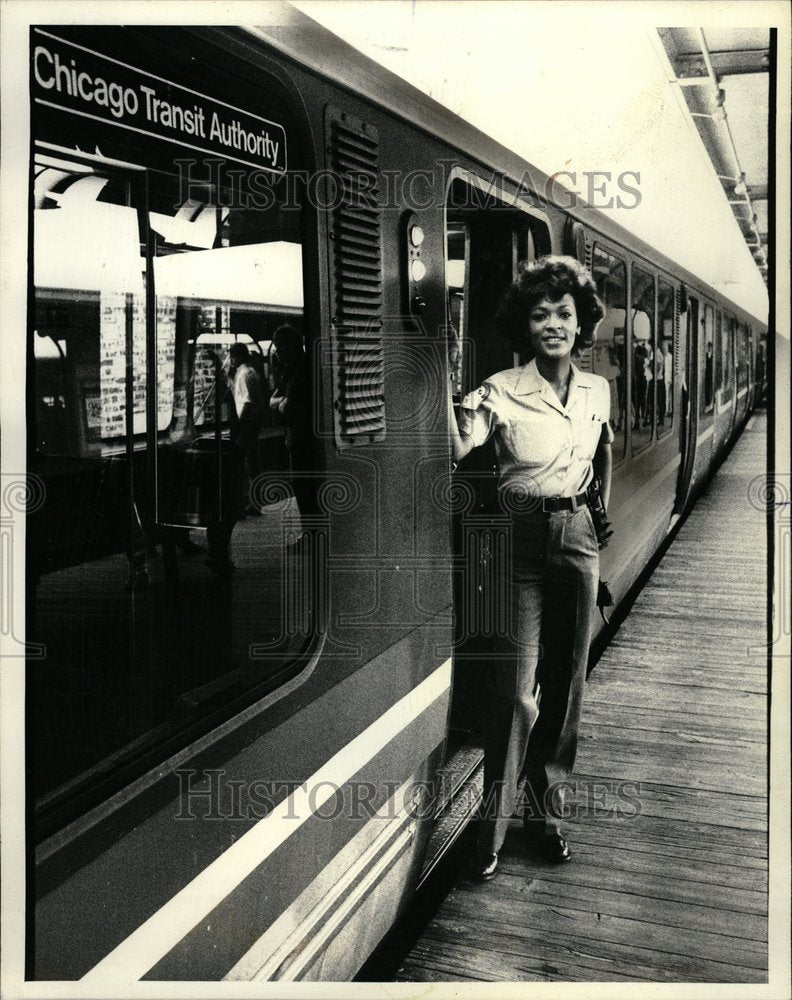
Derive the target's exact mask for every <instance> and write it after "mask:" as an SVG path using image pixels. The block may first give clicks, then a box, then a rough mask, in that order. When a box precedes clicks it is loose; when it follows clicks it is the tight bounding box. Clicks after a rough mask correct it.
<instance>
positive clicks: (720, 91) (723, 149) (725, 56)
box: [658, 27, 770, 281]
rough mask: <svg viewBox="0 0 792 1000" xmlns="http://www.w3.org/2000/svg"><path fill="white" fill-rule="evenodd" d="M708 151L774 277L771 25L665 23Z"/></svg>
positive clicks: (669, 51)
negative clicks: (770, 256)
mask: <svg viewBox="0 0 792 1000" xmlns="http://www.w3.org/2000/svg"><path fill="white" fill-rule="evenodd" d="M658 32H659V35H660V39H661V41H662V43H663V46H664V48H665V51H666V55H667V56H668V59H669V62H670V65H671V71H672V74H673V75H672V80H673V81H674V82H676V83H677V84H678V85H679V88H680V90H681V92H682V94H683V96H684V99H685V103H686V105H687V109H688V112H689V114H690V116H691V119H692V120H693V122H694V123H695V126H696V129H697V131H698V134H699V137H700V138H701V141H702V143H703V144H704V148H705V149H706V151H707V155H708V156H709V158H710V161H711V162H712V166H713V168H714V170H715V173H716V174H717V175H718V180H720V182H721V185H722V187H723V193H724V195H725V197H726V199H727V201H728V202H729V205H730V206H731V209H732V212H733V213H734V217H735V219H736V220H737V223H738V225H739V226H740V230H741V231H742V234H743V237H744V239H745V242H746V245H747V246H748V247H749V248H750V250H751V253H752V255H753V258H754V261H755V262H756V266H757V268H758V269H759V271H760V272H761V274H762V276H763V277H764V279H765V281H767V267H768V261H767V216H768V208H767V170H768V167H767V164H768V140H767V110H766V109H767V97H768V85H769V67H770V33H769V31H768V29H766V28H715V27H710V28H707V29H706V32H705V31H704V29H702V28H659V29H658Z"/></svg>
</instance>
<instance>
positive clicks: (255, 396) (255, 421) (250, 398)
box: [228, 344, 264, 514]
mask: <svg viewBox="0 0 792 1000" xmlns="http://www.w3.org/2000/svg"><path fill="white" fill-rule="evenodd" d="M228 356H229V361H230V369H229V382H230V386H231V393H232V395H233V397H234V411H235V413H236V423H235V429H234V435H233V436H234V442H235V444H236V446H237V448H238V449H239V452H240V454H241V456H242V459H243V460H244V463H245V470H246V471H247V474H248V478H249V480H250V482H249V484H248V505H247V507H246V508H245V513H246V514H260V513H261V511H260V510H259V508H258V507H256V506H254V504H253V502H252V498H251V497H250V486H251V485H252V483H253V481H254V480H255V479H256V477H257V476H258V475H259V473H260V472H261V466H260V463H259V455H258V447H259V444H258V441H259V432H260V431H261V420H262V417H263V415H264V390H263V388H262V385H261V379H260V378H259V375H258V373H257V372H256V370H255V368H254V367H253V365H252V364H251V359H250V352H249V351H248V349H247V345H245V344H232V345H231V348H230V349H229V352H228Z"/></svg>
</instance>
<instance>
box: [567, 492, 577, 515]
mask: <svg viewBox="0 0 792 1000" xmlns="http://www.w3.org/2000/svg"><path fill="white" fill-rule="evenodd" d="M569 502H570V504H571V505H572V513H573V514H574V513H576V512H577V509H578V498H577V496H574V497H570V498H569Z"/></svg>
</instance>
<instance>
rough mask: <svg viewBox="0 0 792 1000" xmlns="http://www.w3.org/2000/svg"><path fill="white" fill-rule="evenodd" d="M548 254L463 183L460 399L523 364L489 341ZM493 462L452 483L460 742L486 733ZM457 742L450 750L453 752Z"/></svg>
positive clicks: (536, 225)
mask: <svg viewBox="0 0 792 1000" xmlns="http://www.w3.org/2000/svg"><path fill="white" fill-rule="evenodd" d="M548 251H549V234H548V231H547V227H546V226H545V225H544V223H543V222H541V221H540V220H538V219H536V218H534V217H533V216H530V215H528V214H527V213H525V212H521V211H518V210H514V209H511V208H508V207H507V206H506V205H504V204H502V203H500V202H496V203H494V204H493V198H492V195H491V193H486V194H485V193H484V192H483V191H481V190H480V189H479V188H477V187H475V186H473V185H471V184H468V183H467V182H466V181H463V180H461V179H457V180H455V181H454V182H452V185H451V187H450V189H449V194H448V200H447V205H446V285H447V298H448V306H449V309H448V328H449V338H450V343H449V349H450V352H451V357H452V373H453V375H454V378H455V383H456V384H455V387H454V400H455V403H456V404H457V405H458V403H459V402H460V400H461V399H462V397H463V396H464V395H465V394H466V393H468V392H471V391H473V390H475V389H476V388H477V387H479V386H480V385H481V384H482V382H484V380H485V379H486V378H487V377H488V376H489V375H492V374H494V373H495V372H498V371H502V370H503V369H505V368H511V367H514V366H515V365H516V364H519V358H517V357H516V356H515V354H514V352H513V351H512V349H511V347H510V345H509V344H508V343H507V342H506V341H505V340H504V339H501V338H500V337H497V336H495V335H494V334H493V317H494V315H495V312H496V310H497V308H498V304H499V302H500V299H501V297H502V295H503V293H504V292H505V291H506V289H507V288H508V287H509V285H510V284H511V282H512V281H513V280H514V278H515V277H516V275H517V266H518V262H519V261H521V260H531V259H533V258H534V257H535V256H538V255H540V254H541V253H546V252H548ZM497 475H498V468H497V461H496V457H495V448H494V444H493V442H492V441H489V442H488V443H487V444H486V445H484V446H483V447H481V448H476V449H474V450H473V451H472V452H471V453H470V455H468V456H467V458H466V459H465V460H464V461H463V462H461V463H460V465H459V467H458V468H457V470H456V472H455V475H454V491H455V495H456V496H458V497H459V498H460V500H461V503H460V504H459V508H458V512H457V514H456V516H455V523H454V551H455V556H456V561H457V569H458V571H457V573H456V574H455V593H454V599H455V610H456V615H455V620H456V641H455V647H454V690H453V699H452V708H451V728H452V731H453V733H454V734H455V735H456V737H457V743H458V741H459V739H461V738H463V737H464V735H465V734H469V733H471V732H474V731H475V730H476V729H477V727H478V725H479V724H480V693H479V692H480V671H481V670H482V669H484V666H485V663H486V662H487V659H488V657H489V656H491V645H492V642H493V641H494V639H495V636H496V635H497V633H498V629H499V627H500V626H499V623H498V620H497V613H498V609H497V602H495V601H493V593H492V591H493V578H492V574H493V557H494V555H495V553H496V551H497V550H498V548H499V546H502V544H503V539H504V538H505V531H506V527H505V525H504V524H503V523H501V522H502V515H501V514H500V511H499V508H498V504H497ZM453 746H454V739H452V740H451V741H450V743H449V748H450V749H453Z"/></svg>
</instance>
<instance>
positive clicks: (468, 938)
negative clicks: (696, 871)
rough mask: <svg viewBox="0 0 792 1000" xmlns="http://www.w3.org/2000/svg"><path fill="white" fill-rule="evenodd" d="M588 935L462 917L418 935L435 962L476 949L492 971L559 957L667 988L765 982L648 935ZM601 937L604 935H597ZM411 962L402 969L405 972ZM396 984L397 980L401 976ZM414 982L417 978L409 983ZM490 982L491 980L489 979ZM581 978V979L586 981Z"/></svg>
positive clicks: (750, 969) (759, 974) (757, 971)
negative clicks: (606, 964) (596, 963)
mask: <svg viewBox="0 0 792 1000" xmlns="http://www.w3.org/2000/svg"><path fill="white" fill-rule="evenodd" d="M593 931H594V933H593V934H592V933H584V932H583V931H582V929H581V928H579V927H577V926H574V925H573V924H572V923H571V922H570V921H569V920H568V919H567V920H563V918H561V919H560V920H557V921H555V922H553V923H552V924H548V925H541V924H539V923H538V922H534V923H533V924H531V925H530V926H529V924H528V922H527V921H526V923H525V924H511V925H502V924H494V923H493V924H486V925H485V924H483V923H480V924H476V925H474V926H471V924H470V923H469V922H468V921H467V920H466V918H465V917H464V916H463V915H455V916H453V917H451V916H442V917H439V916H438V917H437V918H435V920H433V921H432V923H431V924H430V925H429V927H428V928H427V929H426V931H425V933H424V934H423V935H422V941H423V942H424V944H426V945H429V944H431V946H432V951H433V953H434V954H435V956H436V957H437V959H438V960H442V956H444V954H445V951H446V949H447V948H449V945H451V944H454V945H456V946H457V947H460V948H465V949H468V948H479V949H482V950H485V951H486V952H487V953H489V954H490V955H491V963H492V967H493V968H497V967H498V964H499V962H500V961H503V958H502V957H501V956H511V957H512V961H514V960H515V959H523V958H524V957H525V956H531V955H532V956H534V957H536V958H544V959H545V960H546V961H547V962H548V964H549V965H552V966H555V967H558V965H559V963H560V962H563V958H564V955H565V954H567V953H569V954H572V955H575V954H578V955H580V956H581V960H583V957H584V956H585V960H586V961H587V963H588V964H592V963H591V959H590V956H592V955H594V956H597V955H598V956H601V958H602V959H603V960H608V961H610V963H611V966H612V968H613V970H614V971H617V972H620V973H622V974H624V973H626V974H628V975H631V976H632V975H636V976H638V977H639V978H640V979H641V980H644V981H650V982H651V981H669V982H674V981H675V982H710V981H711V982H737V983H740V982H766V981H767V973H766V971H765V970H764V969H763V968H757V967H755V966H754V965H742V964H741V963H740V962H739V961H737V960H736V959H729V957H728V955H726V956H725V957H724V956H723V955H720V956H719V957H715V956H713V955H707V956H691V955H689V954H687V952H685V951H677V950H673V949H672V950H668V948H665V949H664V948H662V947H658V946H656V944H660V943H664V942H656V941H655V939H654V938H652V936H651V933H650V934H649V935H648V943H640V942H638V941H636V940H634V939H633V936H632V935H631V934H629V932H628V933H623V934H622V935H621V938H622V939H621V940H618V939H614V935H613V934H612V933H610V932H609V931H608V928H607V924H606V926H605V928H603V927H602V926H601V922H600V923H599V924H598V926H596V927H594V928H593ZM603 931H604V932H603ZM411 958H412V956H410V958H408V959H406V960H405V962H404V963H403V966H402V967H403V968H405V969H406V968H408V962H410V960H411ZM397 978H398V979H401V971H400V972H399V974H398V976H397ZM415 978H417V977H415ZM489 978H490V979H492V978H494V976H493V975H492V973H490V976H489ZM586 978H587V977H586Z"/></svg>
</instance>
